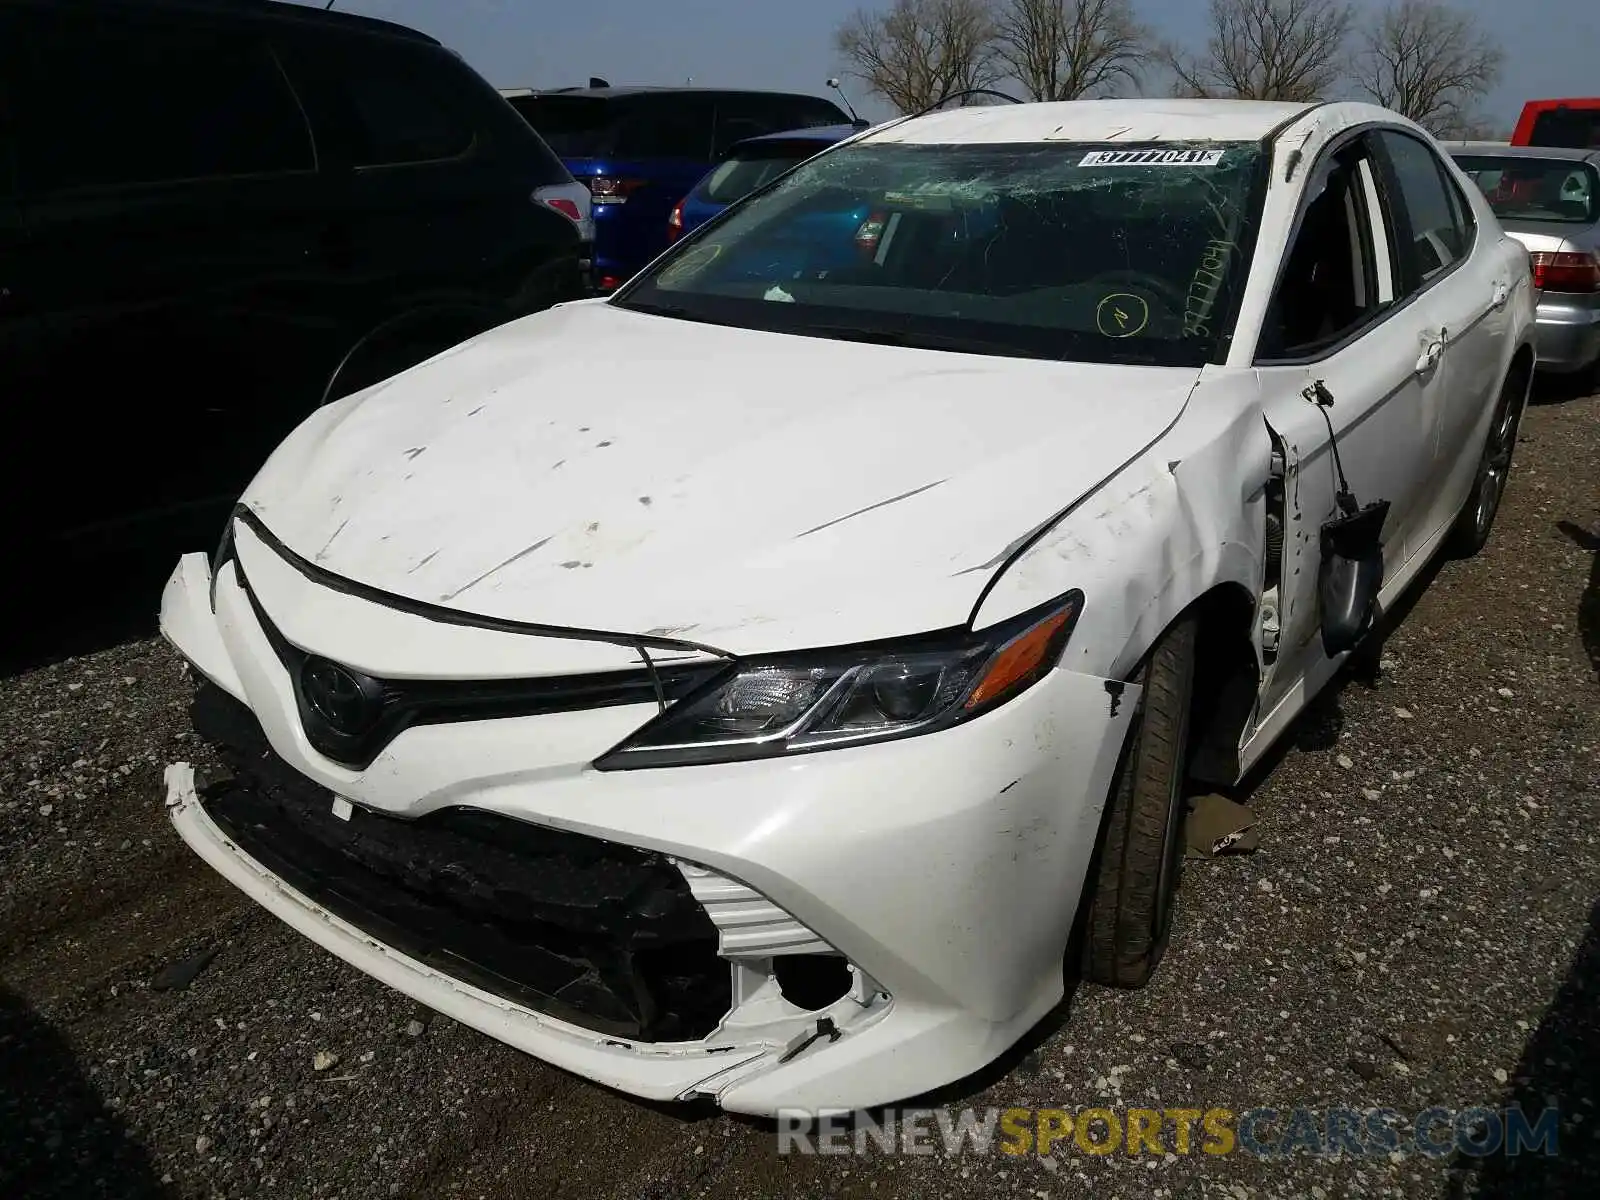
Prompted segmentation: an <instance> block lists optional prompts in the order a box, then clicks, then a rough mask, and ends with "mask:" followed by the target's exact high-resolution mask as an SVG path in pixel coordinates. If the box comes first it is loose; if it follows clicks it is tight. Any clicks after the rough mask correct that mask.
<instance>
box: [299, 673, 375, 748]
mask: <svg viewBox="0 0 1600 1200" xmlns="http://www.w3.org/2000/svg"><path fill="white" fill-rule="evenodd" d="M300 690H301V692H302V693H303V694H304V696H305V699H306V704H307V705H308V706H309V707H310V709H311V711H312V712H314V713H316V714H317V716H318V717H320V718H321V719H322V720H323V722H324V723H325V724H326V725H327V726H328V728H329V729H330V730H332V731H333V732H334V733H338V734H343V735H344V736H345V737H359V736H361V735H362V734H363V733H366V732H367V731H368V730H370V729H371V728H372V727H373V726H374V725H376V724H377V723H378V719H379V718H380V717H381V716H382V715H383V685H382V684H381V683H379V682H378V681H377V680H376V679H373V678H372V677H371V676H368V675H361V674H358V673H357V672H355V671H352V670H350V669H349V668H348V667H341V666H340V665H339V664H338V663H336V662H329V661H328V660H327V659H325V658H308V659H307V660H306V661H305V664H304V665H303V666H302V667H301V668H300Z"/></svg>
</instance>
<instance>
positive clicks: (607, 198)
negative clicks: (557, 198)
mask: <svg viewBox="0 0 1600 1200" xmlns="http://www.w3.org/2000/svg"><path fill="white" fill-rule="evenodd" d="M584 182H585V183H587V184H588V185H589V194H590V195H591V196H593V197H594V202H595V203H596V204H626V203H627V202H628V197H629V196H631V195H633V193H634V192H636V191H638V190H639V189H640V188H642V187H643V186H644V185H645V184H646V183H647V182H648V180H644V179H618V178H617V177H616V176H614V175H592V176H590V177H589V178H588V179H585V180H584Z"/></svg>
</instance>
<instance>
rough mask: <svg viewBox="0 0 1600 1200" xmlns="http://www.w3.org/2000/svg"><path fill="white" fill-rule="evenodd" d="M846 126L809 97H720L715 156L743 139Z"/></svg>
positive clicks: (829, 108) (840, 115) (841, 116)
mask: <svg viewBox="0 0 1600 1200" xmlns="http://www.w3.org/2000/svg"><path fill="white" fill-rule="evenodd" d="M847 123H848V122H847V121H846V119H845V116H844V114H843V113H841V112H840V111H839V110H838V109H836V108H835V107H834V106H833V105H831V104H829V103H828V102H827V101H826V100H821V99H817V98H814V97H810V96H782V95H766V94H762V93H749V94H745V95H739V94H731V95H724V96H722V97H719V98H718V100H717V145H716V156H717V157H718V158H721V157H722V156H723V155H725V154H726V153H727V152H728V150H729V148H730V147H732V146H733V144H734V143H735V142H740V141H743V140H744V139H745V138H751V137H760V136H762V135H763V134H768V133H786V132H788V131H789V130H791V129H815V128H818V127H820V126H824V125H843V124H847Z"/></svg>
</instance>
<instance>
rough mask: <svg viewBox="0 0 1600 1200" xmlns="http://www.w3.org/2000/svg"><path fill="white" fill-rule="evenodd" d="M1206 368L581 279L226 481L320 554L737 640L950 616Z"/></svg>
mask: <svg viewBox="0 0 1600 1200" xmlns="http://www.w3.org/2000/svg"><path fill="white" fill-rule="evenodd" d="M1197 374H1198V373H1197V372H1195V371H1191V370H1178V369H1164V368H1143V367H1141V368H1128V367H1108V366H1094V365H1083V364H1073V363H1053V362H1039V361H1030V360H1017V359H1002V358H993V357H982V356H973V355H957V354H949V353H942V352H935V351H921V350H907V349H902V348H893V347H881V346H866V345H859V344H853V343H839V342H830V341H825V340H821V339H817V338H809V337H792V336H784V335H778V334H768V333H758V332H752V331H749V330H741V329H729V328H724V327H720V326H713V325H704V324H695V323H690V322H685V321H677V320H671V319H668V318H663V317H652V316H644V315H640V314H635V313H629V312H626V311H623V310H620V309H616V308H612V307H610V306H607V305H589V304H580V305H576V306H572V307H569V308H563V309H557V310H553V311H551V312H547V313H542V314H539V315H536V316H533V317H528V318H525V319H523V320H521V321H517V322H514V323H512V324H510V325H507V326H503V327H502V328H500V329H498V330H495V331H492V332H490V333H488V334H486V335H484V336H483V337H481V338H478V339H476V340H475V341H473V342H470V343H468V344H467V345H465V346H463V347H458V348H457V349H456V350H453V351H451V352H449V353H447V354H446V355H444V356H441V357H439V358H436V359H434V360H432V361H431V362H428V363H425V364H423V365H422V366H420V367H418V368H415V369H413V370H412V371H410V372H407V373H406V374H404V375H401V376H399V377H397V378H396V379H394V380H391V381H390V382H389V383H387V384H384V385H381V386H379V387H378V388H376V389H373V390H371V391H369V392H367V393H365V394H362V395H358V396H354V397H351V398H349V399H348V400H344V401H341V402H340V403H338V404H335V405H332V406H330V407H329V408H327V409H323V410H321V411H319V412H318V413H316V414H315V415H313V416H312V417H311V418H310V419H309V420H307V421H306V423H305V424H304V425H302V426H301V428H300V429H299V430H297V431H296V432H295V433H294V434H292V435H291V436H290V437H289V439H288V440H287V441H285V443H284V444H283V445H282V446H281V447H280V448H279V449H278V451H277V452H276V453H275V454H274V455H273V457H272V459H271V460H270V461H269V462H268V464H267V465H266V467H264V468H263V470H262V472H261V473H260V475H259V476H258V477H257V479H256V480H255V482H254V483H253V484H252V485H251V487H250V489H249V491H248V492H247V493H246V495H245V502H246V503H247V504H249V505H250V506H251V507H252V508H253V509H254V510H255V511H256V512H257V513H258V514H259V515H260V517H261V518H262V520H263V521H264V522H265V524H266V525H267V527H268V528H269V529H271V530H272V531H273V533H274V534H276V535H277V537H279V538H280V539H281V540H282V541H283V542H284V543H285V544H286V545H287V546H288V547H289V548H291V549H292V550H294V551H295V552H297V553H298V554H300V555H302V556H304V557H305V558H307V559H310V560H312V561H313V562H315V563H316V564H318V565H319V566H321V567H323V568H325V569H327V570H329V571H332V572H334V573H336V574H338V575H342V576H345V577H347V578H350V579H355V580H358V581H360V582H362V583H365V584H368V585H370V586H373V587H377V588H381V589H383V590H385V591H388V592H392V593H397V594H399V595H403V596H407V597H410V598H412V599H415V600H420V601H424V602H427V603H431V604H442V605H445V606H448V607H452V608H456V609H459V610H462V611H466V612H473V613H479V614H483V615H488V616H494V617H500V618H505V619H511V620H518V621H528V622H537V623H541V624H547V625H563V626H572V627H577V628H587V629H603V630H610V631H615V632H626V633H647V632H649V633H655V634H658V635H669V636H670V635H677V636H681V637H684V638H690V639H692V640H694V641H696V642H700V643H701V644H706V645H713V646H718V647H720V648H722V649H725V650H728V651H731V652H733V653H752V652H759V651H765V650H774V649H785V648H793V647H799V646H817V645H830V644H840V643H845V642H852V641H858V640H867V639H873V638H879V637H893V636H897V635H901V634H907V633H915V632H921V631H924V630H930V629H938V628H945V627H949V626H953V625H959V624H961V623H963V622H965V621H966V619H967V617H968V615H969V613H970V612H971V609H972V606H973V604H974V602H975V601H976V599H977V596H978V594H979V592H980V590H981V588H982V586H983V584H984V583H985V581H986V580H987V579H988V578H989V576H990V575H991V574H992V573H993V571H994V569H995V568H996V567H998V565H999V563H1000V561H1001V559H1002V558H1003V554H1004V551H1005V550H1006V549H1007V547H1008V546H1010V545H1011V544H1013V543H1014V542H1015V541H1016V540H1017V539H1018V538H1019V537H1021V536H1022V535H1024V534H1026V533H1027V532H1028V531H1029V530H1031V529H1033V528H1035V527H1036V526H1037V525H1039V524H1040V523H1041V522H1043V521H1045V520H1047V519H1048V518H1049V517H1050V516H1051V515H1052V514H1053V513H1055V512H1057V511H1059V510H1060V509H1062V508H1064V507H1066V506H1067V505H1069V504H1070V503H1071V502H1072V501H1073V500H1075V499H1076V498H1077V497H1078V496H1080V495H1081V494H1082V493H1083V492H1084V491H1085V490H1087V489H1088V488H1090V487H1092V486H1093V485H1094V484H1096V483H1098V482H1099V481H1100V480H1102V479H1103V478H1105V476H1106V475H1108V474H1109V473H1110V472H1112V471H1114V470H1116V469H1117V468H1118V467H1120V466H1121V465H1122V464H1123V463H1125V462H1126V461H1128V460H1129V459H1130V458H1131V457H1133V456H1134V455H1136V454H1137V453H1139V452H1140V451H1141V450H1142V449H1144V448H1145V447H1146V446H1148V445H1149V444H1150V443H1151V442H1152V441H1153V440H1154V439H1155V438H1156V437H1158V436H1159V435H1160V434H1161V432H1162V431H1163V430H1164V429H1165V428H1166V427H1167V426H1168V425H1170V424H1171V422H1172V421H1173V420H1174V419H1175V418H1176V417H1177V415H1178V413H1179V412H1180V411H1182V407H1183V404H1184V400H1185V397H1186V396H1187V394H1188V392H1189V390H1190V388H1191V387H1192V385H1193V383H1194V380H1195V379H1196V377H1197Z"/></svg>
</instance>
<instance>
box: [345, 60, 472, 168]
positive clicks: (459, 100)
mask: <svg viewBox="0 0 1600 1200" xmlns="http://www.w3.org/2000/svg"><path fill="white" fill-rule="evenodd" d="M351 51H353V52H351ZM324 72H325V74H326V75H327V76H328V78H327V83H328V85H329V86H331V87H332V88H333V89H335V91H336V94H337V98H338V103H339V108H340V116H341V117H342V119H343V120H342V123H343V125H344V127H345V128H344V131H343V132H344V141H345V143H346V146H345V150H346V153H347V154H348V156H349V161H350V165H351V166H354V167H393V166H404V165H407V164H411V163H427V162H439V161H441V160H444V159H452V158H458V157H460V156H461V155H463V154H466V153H467V152H468V151H469V150H471V149H472V146H473V143H474V141H475V140H476V133H475V131H474V128H473V124H472V119H471V116H470V111H471V110H470V108H469V107H468V104H467V101H466V99H465V98H464V97H463V95H462V94H461V91H462V90H461V89H460V88H459V87H457V86H456V83H457V81H456V80H455V78H454V71H453V70H452V64H451V62H450V61H449V60H448V59H447V58H445V57H443V56H440V55H433V54H427V53H416V52H414V51H412V50H411V49H410V48H409V47H400V46H394V45H387V44H386V45H383V46H382V48H381V50H380V49H379V48H378V47H377V46H368V45H364V44H358V43H351V45H350V47H349V49H348V50H347V52H345V53H341V54H340V55H339V56H338V58H337V60H331V61H328V62H327V63H326V64H325V66H324Z"/></svg>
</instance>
